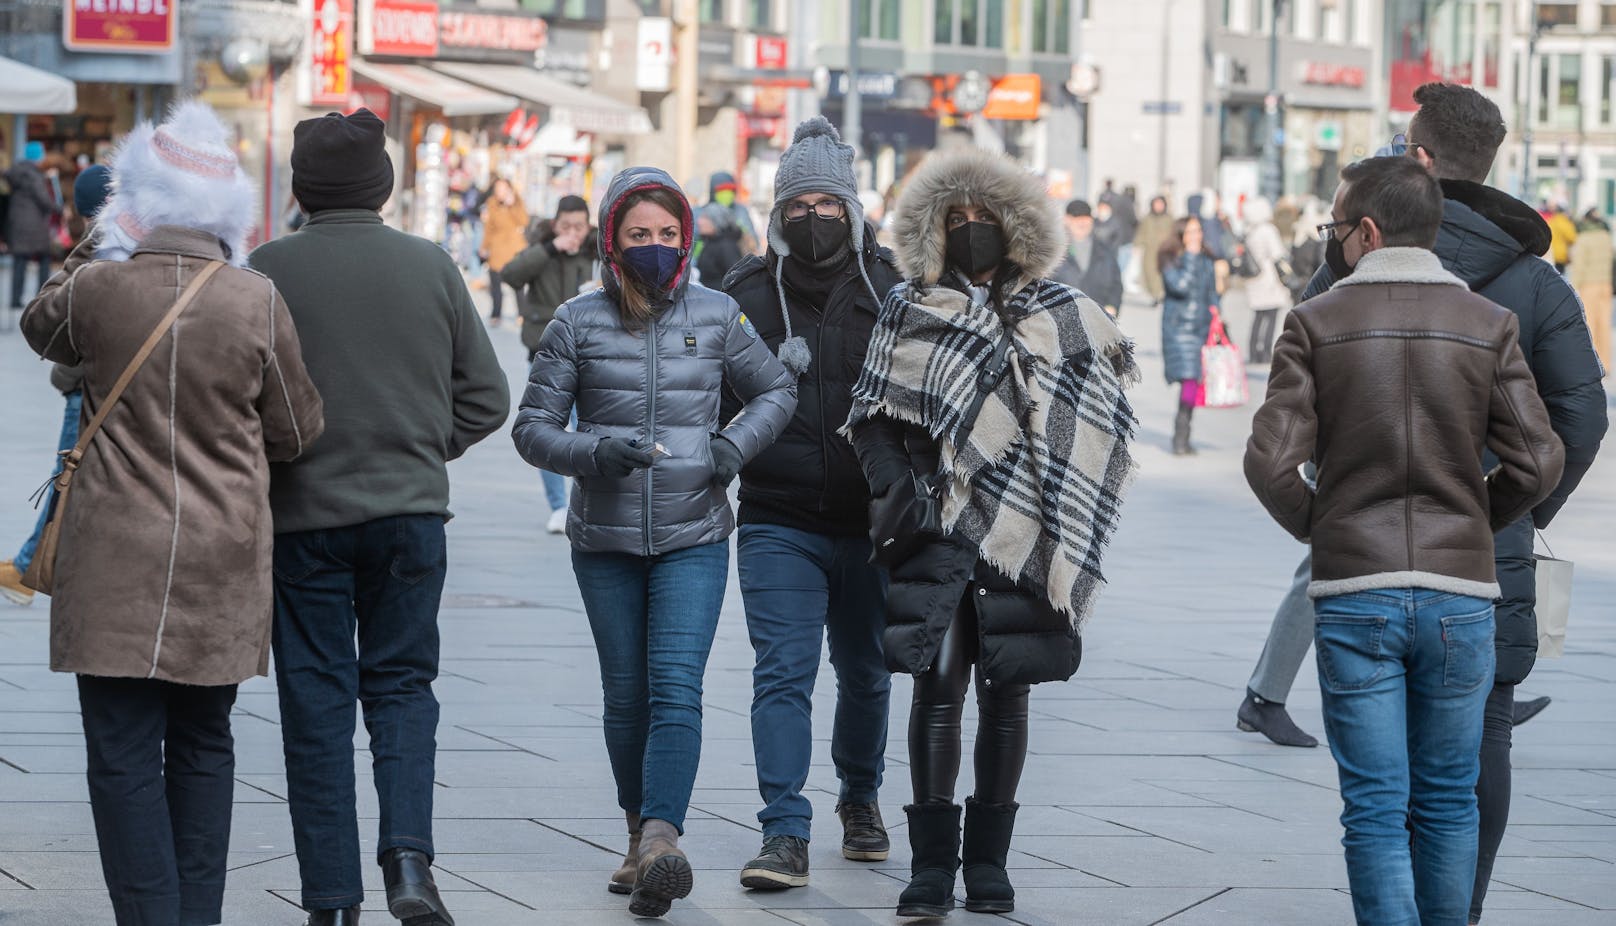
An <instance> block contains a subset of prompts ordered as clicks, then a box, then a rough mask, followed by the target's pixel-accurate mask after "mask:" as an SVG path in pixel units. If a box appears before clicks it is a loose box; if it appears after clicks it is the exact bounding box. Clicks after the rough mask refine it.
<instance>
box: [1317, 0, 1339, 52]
mask: <svg viewBox="0 0 1616 926" xmlns="http://www.w3.org/2000/svg"><path fill="white" fill-rule="evenodd" d="M1342 31H1343V30H1342V28H1341V7H1340V5H1339V0H1320V2H1319V41H1321V42H1331V43H1336V44H1339V43H1340V42H1341V35H1342Z"/></svg>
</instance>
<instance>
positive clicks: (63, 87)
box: [0, 58, 79, 115]
mask: <svg viewBox="0 0 1616 926" xmlns="http://www.w3.org/2000/svg"><path fill="white" fill-rule="evenodd" d="M0 87H5V88H6V89H5V92H4V93H3V94H0V111H3V112H8V113H16V114H19V115H38V114H46V113H70V112H72V111H73V110H75V109H78V108H79V94H78V88H77V87H75V86H74V85H73V82H72V81H71V80H68V79H67V78H65V77H57V76H56V75H55V74H52V73H51V72H49V71H41V70H40V69H39V68H35V67H29V66H28V65H26V64H23V63H22V62H20V61H13V60H11V59H10V58H0Z"/></svg>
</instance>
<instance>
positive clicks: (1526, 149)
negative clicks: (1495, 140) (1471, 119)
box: [1521, 8, 1548, 204]
mask: <svg viewBox="0 0 1616 926" xmlns="http://www.w3.org/2000/svg"><path fill="white" fill-rule="evenodd" d="M1542 34H1543V24H1542V23H1541V22H1539V21H1538V20H1537V12H1536V9H1535V8H1534V10H1533V13H1532V34H1531V35H1530V36H1528V37H1527V39H1526V81H1525V83H1526V125H1525V127H1523V128H1522V129H1521V199H1522V200H1524V201H1525V202H1526V203H1528V204H1530V203H1531V202H1532V199H1533V197H1532V167H1533V164H1532V125H1533V122H1532V97H1533V96H1534V94H1533V93H1532V81H1533V80H1534V79H1535V78H1536V77H1537V73H1538V67H1537V40H1538V37H1539V36H1541V35H1542ZM1543 92H1544V93H1545V94H1547V92H1548V91H1547V88H1544V89H1543Z"/></svg>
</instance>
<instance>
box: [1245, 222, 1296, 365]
mask: <svg viewBox="0 0 1616 926" xmlns="http://www.w3.org/2000/svg"><path fill="white" fill-rule="evenodd" d="M1272 214H1273V210H1272V209H1271V208H1270V207H1269V205H1268V200H1266V199H1263V198H1262V197H1260V196H1259V197H1256V198H1254V199H1250V200H1247V201H1246V245H1245V246H1246V259H1247V260H1250V261H1252V262H1253V263H1255V264H1256V266H1257V275H1256V276H1254V277H1250V278H1248V279H1247V280H1246V281H1245V286H1246V300H1247V302H1249V303H1250V305H1251V309H1252V313H1253V315H1252V320H1251V349H1250V351H1249V352H1248V353H1247V354H1246V361H1247V362H1248V363H1259V364H1264V365H1266V364H1267V363H1268V361H1269V360H1271V359H1272V358H1273V354H1274V328H1275V327H1276V324H1277V322H1278V319H1279V313H1281V312H1283V311H1284V310H1285V309H1286V308H1287V307H1289V306H1290V304H1291V293H1290V290H1289V289H1287V288H1286V287H1285V282H1284V281H1283V280H1281V279H1280V277H1279V266H1280V263H1281V262H1282V261H1288V260H1289V259H1290V249H1289V248H1288V247H1286V246H1285V240H1284V238H1282V237H1281V235H1280V232H1279V229H1278V228H1276V227H1274V223H1273V221H1272Z"/></svg>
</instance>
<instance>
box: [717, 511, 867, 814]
mask: <svg viewBox="0 0 1616 926" xmlns="http://www.w3.org/2000/svg"><path fill="white" fill-rule="evenodd" d="M869 560H870V541H869V540H868V539H867V538H864V537H831V536H826V535H824V534H812V533H809V532H807V531H800V530H795V529H792V528H789V527H780V526H777V525H773V524H745V525H742V526H741V529H740V540H739V542H738V544H737V546H736V564H737V567H738V568H739V570H740V575H741V597H742V599H743V600H744V601H745V603H746V627H747V631H748V632H749V633H750V635H751V637H752V649H753V650H754V651H755V652H756V654H757V664H756V665H755V667H754V668H753V670H752V750H753V753H754V755H755V756H756V758H757V776H758V793H759V794H761V795H762V797H763V805H764V806H763V809H762V810H761V811H759V812H758V822H760V823H762V824H763V834H764V835H765V836H775V835H783V836H796V837H798V838H801V839H807V838H809V821H810V820H811V819H812V817H813V805H812V804H810V803H809V801H808V799H807V798H805V797H803V796H802V789H803V787H804V785H806V784H807V782H808V766H809V762H810V760H811V759H812V756H813V737H814V730H813V721H812V717H811V712H812V708H813V694H814V680H815V678H816V677H817V676H818V674H819V656H820V648H821V646H822V643H821V641H822V640H824V639H825V637H826V636H827V631H829V633H828V636H829V638H830V664H831V666H832V667H833V668H834V669H835V670H836V719H835V722H834V725H833V727H832V730H831V739H830V755H831V761H832V762H834V763H835V764H836V776H837V777H838V778H840V779H841V782H842V787H841V799H842V800H844V801H847V802H850V803H857V804H866V803H870V802H873V801H874V800H875V798H876V792H877V791H879V790H880V788H881V772H882V769H883V767H884V764H885V753H886V748H887V702H888V696H889V694H890V692H891V689H892V674H891V673H889V672H888V671H887V668H886V661H885V660H884V659H883V658H882V655H881V630H882V628H883V626H884V625H885V623H886V597H887V583H886V576H885V574H884V573H883V572H882V571H881V570H880V569H877V568H876V567H875V566H872V565H870V561H869Z"/></svg>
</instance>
